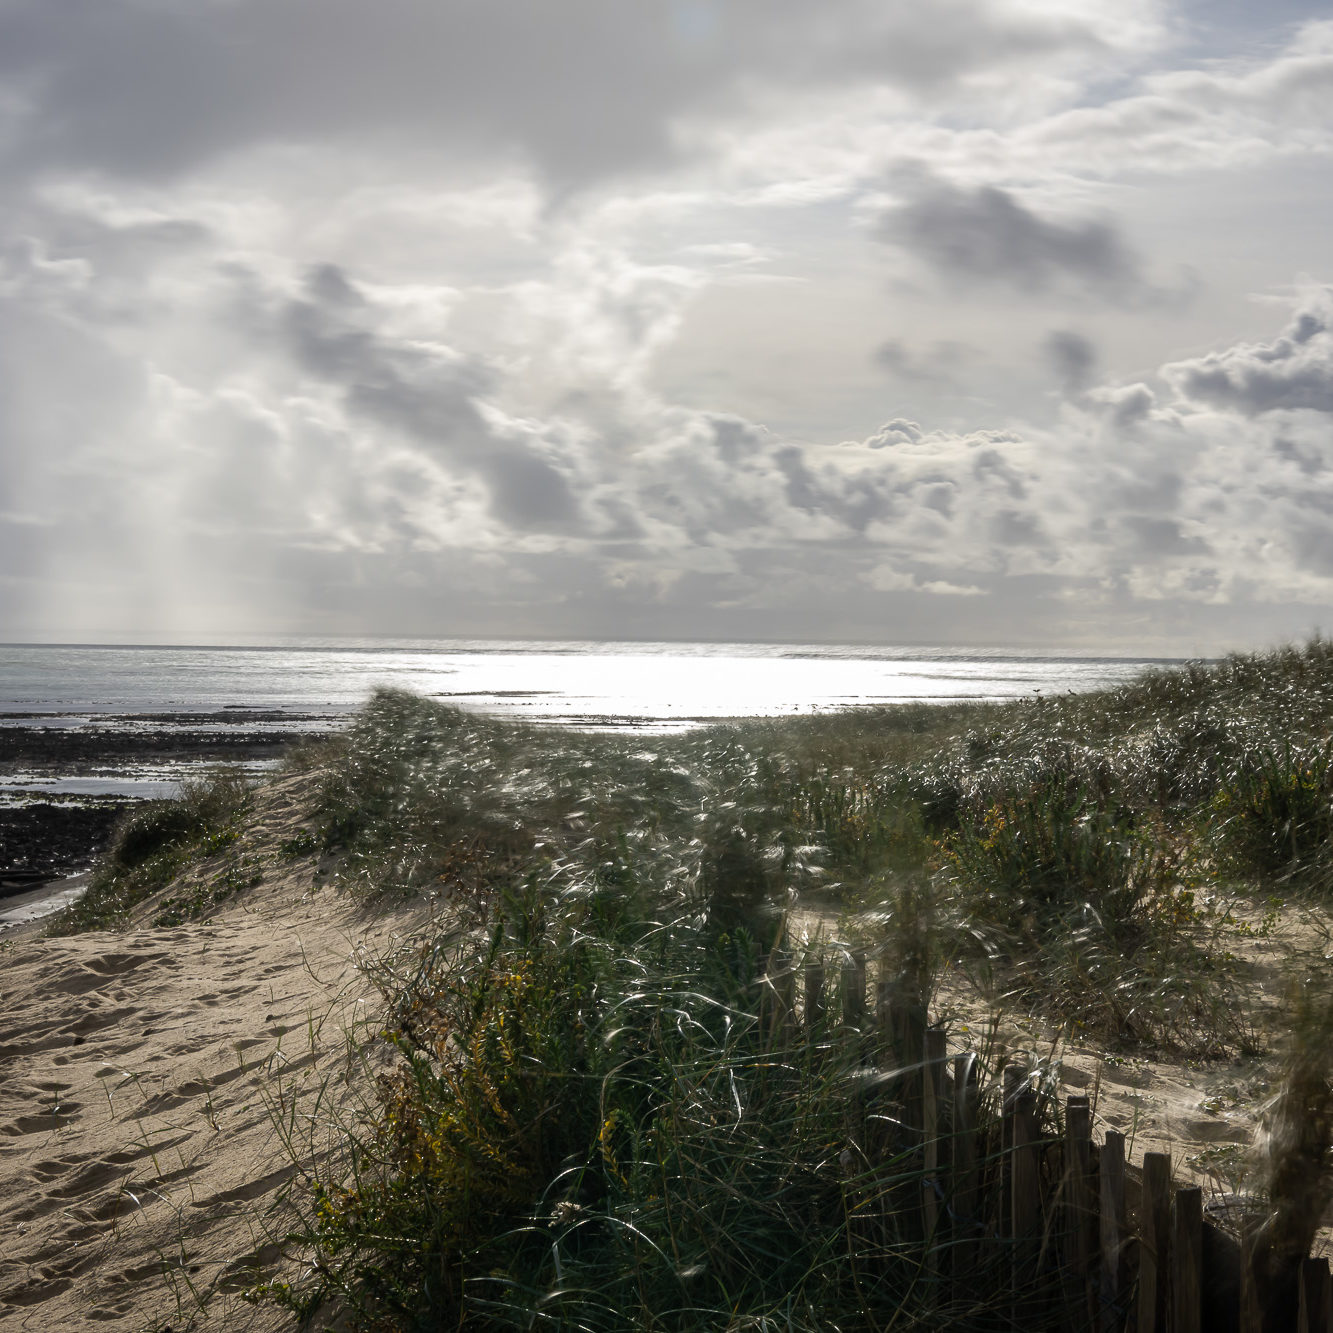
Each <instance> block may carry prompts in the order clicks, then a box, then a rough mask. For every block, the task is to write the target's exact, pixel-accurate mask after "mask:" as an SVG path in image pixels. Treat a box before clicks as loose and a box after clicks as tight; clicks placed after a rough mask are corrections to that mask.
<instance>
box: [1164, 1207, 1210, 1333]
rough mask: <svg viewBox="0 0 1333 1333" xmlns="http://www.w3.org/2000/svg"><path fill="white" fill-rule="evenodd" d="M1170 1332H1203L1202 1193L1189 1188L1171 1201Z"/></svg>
mask: <svg viewBox="0 0 1333 1333" xmlns="http://www.w3.org/2000/svg"><path fill="white" fill-rule="evenodd" d="M1170 1327H1171V1333H1202V1330H1203V1191H1202V1190H1201V1189H1199V1187H1198V1186H1197V1185H1189V1186H1186V1187H1185V1188H1183V1189H1178V1190H1176V1192H1175V1196H1174V1198H1172V1200H1171V1325H1170Z"/></svg>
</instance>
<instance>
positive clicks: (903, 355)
mask: <svg viewBox="0 0 1333 1333" xmlns="http://www.w3.org/2000/svg"><path fill="white" fill-rule="evenodd" d="M978 356H979V353H978V351H977V349H976V348H975V347H972V346H970V345H969V344H967V343H964V342H959V341H958V340H956V339H953V338H941V339H939V340H937V341H936V342H933V343H931V344H930V345H929V346H926V347H909V346H908V345H907V344H906V343H905V342H903V340H902V339H901V338H887V339H885V341H884V342H882V343H880V345H879V346H878V347H877V348H875V353H874V359H875V364H876V365H878V366H880V367H881V368H882V369H884V370H886V371H888V373H889V374H890V375H893V376H894V377H895V378H897V379H900V380H903V381H906V382H913V381H914V382H918V383H921V382H924V383H927V384H936V385H943V384H955V383H957V382H958V379H959V375H960V373H961V372H962V371H963V370H965V369H966V368H968V367H969V366H971V365H974V364H975V363H976V361H977V359H978Z"/></svg>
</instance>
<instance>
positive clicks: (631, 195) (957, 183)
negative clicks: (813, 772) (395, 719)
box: [0, 0, 1333, 652]
mask: <svg viewBox="0 0 1333 1333" xmlns="http://www.w3.org/2000/svg"><path fill="white" fill-rule="evenodd" d="M1321 14H1322V15H1327V14H1328V10H1327V7H1326V6H1318V7H1317V6H1315V5H1314V4H1306V3H1297V2H1296V0H1270V3H1267V4H1265V5H1263V6H1260V5H1257V4H1254V3H1252V2H1251V0H1209V2H1208V3H1204V2H1203V0H1198V2H1197V3H1189V4H1181V3H1175V4H1165V3H1154V2H1153V0H1118V3H1116V4H1114V5H1107V4H1106V3H1105V0H932V3H930V4H925V5H922V4H908V3H906V2H905V0H904V2H902V3H899V2H898V0H822V2H821V3H818V4H812V3H810V0H636V3H626V0H376V2H375V3H373V4H372V3H369V2H368V0H60V3H58V4H56V3H52V2H51V0H0V638H5V639H10V640H22V639H46V640H52V639H54V640H61V639H77V640H89V639H126V638H129V639H165V640H176V641H191V642H199V641H218V640H221V639H225V638H228V637H231V636H236V635H246V634H249V635H258V636H261V637H262V636H270V635H275V634H280V633H303V634H390V635H397V636H401V635H422V636H439V635H464V636H518V637H528V636H531V637H623V638H700V639H759V640H797V641H816V640H822V641H858V642H867V641H868V642H882V643H900V644H913V643H955V644H969V643H970V644H992V645H1003V644H1008V645H1013V646H1028V647H1036V648H1052V649H1055V648H1077V649H1083V650H1112V651H1129V652H1138V651H1162V652H1172V651H1176V652H1204V651H1215V650H1218V649H1225V648H1229V647H1244V646H1249V645H1253V644H1258V643H1263V642H1271V641H1273V640H1274V639H1277V638H1282V637H1299V636H1302V635H1304V634H1305V633H1306V632H1308V631H1310V630H1312V629H1314V628H1316V627H1324V628H1327V629H1333V615H1330V614H1329V608H1330V606H1331V605H1333V228H1331V227H1330V218H1333V20H1330V19H1329V18H1327V17H1321Z"/></svg>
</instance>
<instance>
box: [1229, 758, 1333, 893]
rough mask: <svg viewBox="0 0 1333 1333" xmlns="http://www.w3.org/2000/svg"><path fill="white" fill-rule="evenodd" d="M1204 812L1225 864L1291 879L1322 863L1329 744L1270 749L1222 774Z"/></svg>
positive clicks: (1328, 824)
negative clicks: (1208, 809) (1212, 824)
mask: <svg viewBox="0 0 1333 1333" xmlns="http://www.w3.org/2000/svg"><path fill="white" fill-rule="evenodd" d="M1210 813H1211V815H1212V817H1213V819H1214V821H1215V822H1216V830H1217V834H1218V840H1219V843H1220V846H1221V849H1222V853H1223V856H1224V857H1225V859H1226V862H1227V863H1228V865H1229V866H1230V867H1231V868H1232V869H1234V870H1236V871H1238V872H1240V873H1242V874H1257V875H1261V876H1270V877H1271V876H1287V877H1290V876H1293V875H1300V874H1301V873H1309V872H1311V871H1313V870H1315V869H1317V868H1320V867H1323V866H1326V865H1327V862H1328V856H1329V840H1330V836H1331V835H1333V740H1327V741H1322V742H1314V743H1307V744H1305V745H1301V744H1292V743H1291V742H1290V741H1288V742H1286V743H1284V744H1283V745H1281V746H1270V747H1267V748H1264V749H1259V750H1254V751H1251V752H1249V753H1248V754H1246V755H1245V756H1244V757H1243V759H1242V760H1241V762H1240V763H1238V764H1237V765H1235V767H1234V768H1232V770H1231V771H1230V772H1229V773H1228V774H1227V775H1226V778H1225V780H1224V781H1223V784H1222V786H1221V788H1220V790H1219V791H1218V792H1217V794H1216V796H1215V797H1214V798H1213V801H1212V806H1211V812H1210Z"/></svg>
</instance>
